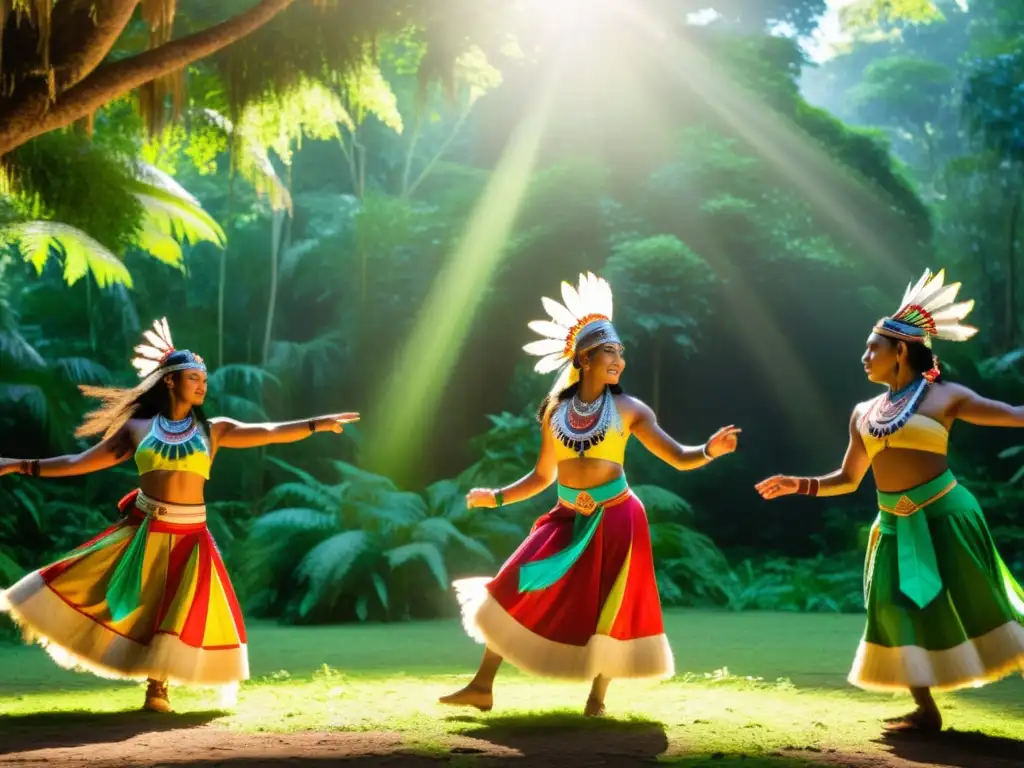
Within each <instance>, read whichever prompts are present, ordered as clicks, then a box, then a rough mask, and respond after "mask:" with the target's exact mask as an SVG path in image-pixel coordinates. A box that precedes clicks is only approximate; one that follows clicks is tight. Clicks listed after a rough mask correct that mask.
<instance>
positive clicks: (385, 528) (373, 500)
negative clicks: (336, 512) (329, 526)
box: [342, 483, 427, 537]
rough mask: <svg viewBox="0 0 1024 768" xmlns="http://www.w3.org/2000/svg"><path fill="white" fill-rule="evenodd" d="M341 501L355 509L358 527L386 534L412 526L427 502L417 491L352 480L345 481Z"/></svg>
mask: <svg viewBox="0 0 1024 768" xmlns="http://www.w3.org/2000/svg"><path fill="white" fill-rule="evenodd" d="M362 494H365V495H362ZM342 503H343V504H344V505H345V506H347V507H349V508H350V509H352V510H354V512H355V514H356V520H357V521H358V525H359V527H360V528H365V529H367V530H372V531H374V532H375V533H379V534H381V535H382V536H385V537H391V536H394V535H395V534H396V533H397V532H399V531H402V530H404V529H407V528H411V527H412V526H414V525H415V524H416V523H418V522H420V521H421V520H423V519H424V518H425V517H426V514H427V510H426V504H425V503H424V502H423V497H421V496H420V495H419V494H416V493H411V492H409V491H387V490H381V489H380V488H379V487H378V488H374V487H368V486H362V487H360V486H358V485H357V484H355V483H346V484H345V491H344V492H343V494H342Z"/></svg>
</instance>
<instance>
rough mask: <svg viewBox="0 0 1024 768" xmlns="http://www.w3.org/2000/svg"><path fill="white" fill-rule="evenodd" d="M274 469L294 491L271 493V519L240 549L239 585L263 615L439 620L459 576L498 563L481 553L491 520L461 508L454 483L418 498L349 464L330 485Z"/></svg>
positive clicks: (284, 487)
mask: <svg viewBox="0 0 1024 768" xmlns="http://www.w3.org/2000/svg"><path fill="white" fill-rule="evenodd" d="M275 464H277V465H278V466H279V467H281V468H282V469H284V470H286V471H287V472H288V473H289V474H291V475H292V476H293V477H295V478H296V479H297V481H298V482H296V481H291V482H285V483H282V484H280V485H277V486H275V487H274V488H273V489H271V490H270V491H269V492H268V493H267V495H266V496H265V497H264V499H263V502H262V504H261V507H262V508H263V509H265V510H266V511H265V512H264V514H262V515H261V516H260V517H259V518H257V519H256V521H255V522H254V523H253V525H252V527H251V529H250V531H249V535H248V538H247V539H246V541H245V542H244V543H243V544H242V549H241V553H242V555H241V560H240V563H241V564H240V566H239V576H238V579H239V585H240V587H241V589H242V591H243V594H247V595H248V598H249V600H248V604H249V607H250V609H251V610H253V611H254V612H255V613H257V615H282V616H283V618H284V619H285V620H287V621H292V622H311V621H332V620H333V621H337V620H343V619H352V618H355V619H358V620H360V621H366V620H367V619H370V618H373V619H378V620H379V619H404V618H411V617H415V616H420V617H423V616H431V615H436V612H437V611H438V610H440V609H442V608H443V606H442V603H441V600H440V594H441V593H444V592H445V591H447V589H448V584H449V582H450V581H451V576H450V574H451V572H452V570H453V569H458V568H464V567H466V566H467V565H468V566H472V565H474V564H487V563H493V562H494V555H493V554H492V552H491V551H490V549H489V548H488V547H487V546H486V545H485V544H483V543H482V540H483V539H484V538H485V536H486V534H488V533H489V531H488V527H489V526H488V523H487V521H486V519H480V518H479V517H476V516H470V515H468V514H466V512H465V504H464V501H463V504H462V505H461V508H460V505H457V504H456V503H455V501H456V498H457V496H458V495H460V494H458V489H457V487H456V486H455V485H453V484H451V483H447V484H444V485H436V486H432V487H431V488H430V489H428V490H427V492H426V495H425V496H420V495H418V494H415V493H410V492H408V491H402V490H400V489H398V488H397V487H396V486H395V485H394V484H393V483H392V482H391V481H390V480H388V479H387V478H384V477H381V476H379V475H374V474H372V473H369V472H366V471H364V470H360V469H358V468H356V467H355V466H353V465H350V464H346V463H344V462H332V466H333V468H334V471H335V474H336V479H337V482H335V483H333V484H328V483H324V482H321V481H319V480H317V479H316V478H314V477H313V476H312V475H310V474H308V473H306V472H304V471H302V470H299V469H297V468H295V467H291V466H289V465H287V464H285V463H283V462H280V461H278V460H275ZM286 504H287V505H289V506H285V505H286ZM295 505H301V506H295Z"/></svg>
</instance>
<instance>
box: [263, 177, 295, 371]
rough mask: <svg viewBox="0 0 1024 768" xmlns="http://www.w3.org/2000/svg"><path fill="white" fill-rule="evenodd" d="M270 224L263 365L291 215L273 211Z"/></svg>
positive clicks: (271, 336) (268, 350) (290, 191)
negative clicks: (267, 297) (270, 240)
mask: <svg viewBox="0 0 1024 768" xmlns="http://www.w3.org/2000/svg"><path fill="white" fill-rule="evenodd" d="M285 182H286V184H287V185H288V195H289V196H291V193H292V167H291V166H290V165H289V166H288V173H287V178H286V180H285ZM272 215H273V219H272V224H271V227H270V231H271V237H272V238H273V243H271V248H270V298H269V299H268V300H267V327H266V330H265V331H264V334H263V367H264V368H266V367H267V363H268V362H270V342H271V340H272V339H273V330H274V315H275V314H277V277H278V271H279V270H278V265H279V264H280V262H281V252H282V251H284V250H285V249H286V248H287V247H288V242H287V241H288V238H289V237H291V216H290V215H289V213H288V210H287V209H283V210H280V211H274V212H273V214H272Z"/></svg>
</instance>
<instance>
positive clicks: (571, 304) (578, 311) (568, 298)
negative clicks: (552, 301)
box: [562, 280, 587, 320]
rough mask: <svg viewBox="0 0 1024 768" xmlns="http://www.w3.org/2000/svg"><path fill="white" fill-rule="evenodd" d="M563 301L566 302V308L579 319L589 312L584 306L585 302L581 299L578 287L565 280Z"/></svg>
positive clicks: (563, 282)
mask: <svg viewBox="0 0 1024 768" xmlns="http://www.w3.org/2000/svg"><path fill="white" fill-rule="evenodd" d="M562 301H563V302H564V303H565V308H566V309H568V310H569V312H570V313H572V315H573V316H574V317H575V318H576V319H577V320H579V319H580V318H581V317H583V316H584V315H585V314H587V312H586V308H585V307H584V306H583V302H582V301H580V295H579V293H577V291H576V289H575V288H573V287H572V286H571V285H569V284H568V283H567V282H565V281H564V280H563V281H562Z"/></svg>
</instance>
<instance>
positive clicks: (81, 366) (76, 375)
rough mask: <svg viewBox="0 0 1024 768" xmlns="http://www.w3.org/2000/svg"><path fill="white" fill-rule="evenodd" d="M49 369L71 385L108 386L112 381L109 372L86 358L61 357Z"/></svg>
mask: <svg viewBox="0 0 1024 768" xmlns="http://www.w3.org/2000/svg"><path fill="white" fill-rule="evenodd" d="M51 367H52V368H53V369H55V370H56V371H57V372H58V373H59V374H60V376H61V378H62V379H64V380H65V381H68V382H70V383H72V384H109V383H110V382H111V381H113V379H114V377H113V376H112V375H111V373H110V371H108V370H107V369H106V368H104V367H103V366H102V365H100V364H99V363H97V362H94V361H92V360H90V359H89V358H87V357H62V358H59V359H57V360H54V361H53V363H51Z"/></svg>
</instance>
